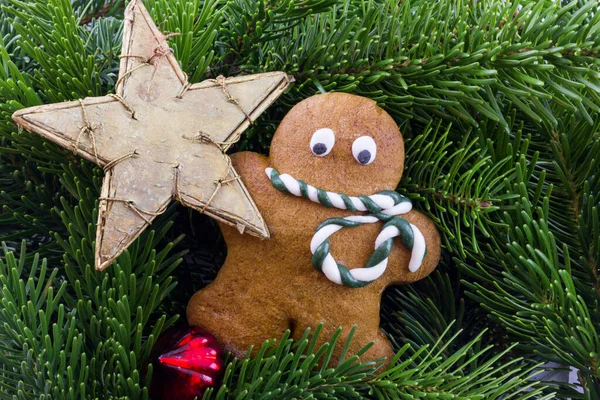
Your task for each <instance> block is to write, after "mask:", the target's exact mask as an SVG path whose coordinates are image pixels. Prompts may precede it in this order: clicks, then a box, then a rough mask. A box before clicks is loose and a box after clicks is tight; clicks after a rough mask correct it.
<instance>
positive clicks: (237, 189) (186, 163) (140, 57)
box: [13, 0, 290, 270]
mask: <svg viewBox="0 0 600 400" xmlns="http://www.w3.org/2000/svg"><path fill="white" fill-rule="evenodd" d="M120 66H121V68H120V71H119V79H118V82H117V85H116V94H114V95H107V96H102V97H95V98H86V99H83V100H78V101H72V102H65V103H59V104H50V105H43V106H37V107H32V108H28V109H24V110H20V111H17V112H16V113H15V114H14V115H13V119H14V120H15V121H16V123H17V124H18V125H19V126H22V127H24V128H26V129H27V130H29V131H32V132H36V133H38V134H40V135H42V136H44V137H45V138H47V139H49V140H51V141H53V142H55V143H57V144H59V145H61V146H62V147H65V148H68V149H71V150H73V151H74V152H75V153H76V154H78V155H80V156H81V157H83V158H85V159H87V160H89V161H91V162H94V163H96V164H97V165H99V166H100V167H102V168H104V170H105V177H104V181H103V185H102V192H101V195H100V207H99V216H98V226H97V235H96V268H97V269H99V270H102V269H104V268H106V267H108V266H109V265H110V264H112V262H113V261H114V260H115V259H116V257H118V256H119V255H120V254H121V253H122V252H123V251H124V250H125V249H126V248H127V247H128V246H129V245H130V244H131V243H132V242H133V241H134V240H135V239H136V238H137V237H138V236H139V235H140V234H141V232H142V231H143V230H144V229H146V228H147V227H148V226H149V225H150V224H151V223H152V221H153V220H154V219H155V218H156V217H157V216H158V215H160V214H161V213H162V212H164V211H165V209H166V208H167V206H168V204H169V203H170V201H171V200H173V199H175V200H178V201H180V202H181V203H182V204H184V205H185V206H187V207H191V208H193V209H196V210H198V211H200V212H203V213H206V214H207V215H210V216H211V217H213V218H216V219H218V220H220V221H223V222H226V223H229V224H231V225H233V226H237V227H238V229H240V231H246V232H248V233H250V234H253V235H256V236H261V237H268V236H269V231H268V229H267V227H266V225H265V222H264V220H263V219H262V216H261V215H260V212H259V211H258V209H257V207H256V205H255V204H254V201H253V200H252V198H251V197H250V194H249V193H248V191H247V190H246V188H245V186H244V184H243V182H242V181H241V180H240V179H239V176H238V175H237V173H236V172H235V170H234V169H233V167H232V166H231V163H230V161H229V157H228V156H227V155H226V154H225V151H226V150H227V149H229V147H230V146H231V145H232V144H234V143H235V142H236V141H237V140H239V137H240V135H241V134H242V132H243V131H244V130H245V129H246V128H247V127H248V126H249V125H250V124H251V123H252V122H253V121H254V120H255V119H256V118H257V117H258V116H259V115H260V114H261V113H262V112H263V111H264V110H265V109H266V108H267V107H268V106H269V105H270V104H271V103H273V102H274V101H275V100H276V99H277V98H278V97H279V96H280V95H281V94H282V93H283V91H284V90H285V89H286V88H287V86H288V85H289V82H290V79H289V78H288V76H287V75H286V74H285V73H282V72H271V73H264V74H256V75H250V76H243V77H234V78H227V79H225V78H222V77H219V78H217V79H209V80H205V81H203V82H200V83H197V84H193V85H191V84H189V83H188V80H187V76H186V75H185V73H184V72H183V71H182V70H181V68H180V67H179V64H178V63H177V60H176V59H175V56H174V55H173V53H172V52H171V51H170V49H169V47H168V44H167V38H166V37H165V35H163V34H162V33H161V32H160V31H159V30H158V28H157V27H156V25H155V24H154V22H153V21H152V19H151V18H150V15H149V14H148V12H147V10H146V9H145V7H144V6H143V4H142V2H141V1H139V0H133V1H132V2H130V4H129V6H128V7H127V9H126V11H125V28H124V34H123V49H122V55H121V65H120Z"/></svg>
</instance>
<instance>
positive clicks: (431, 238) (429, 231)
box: [382, 210, 441, 287]
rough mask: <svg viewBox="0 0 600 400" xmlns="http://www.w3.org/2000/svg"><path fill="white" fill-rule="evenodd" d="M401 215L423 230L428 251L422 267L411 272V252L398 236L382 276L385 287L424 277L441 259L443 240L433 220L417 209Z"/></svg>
mask: <svg viewBox="0 0 600 400" xmlns="http://www.w3.org/2000/svg"><path fill="white" fill-rule="evenodd" d="M399 217H401V218H403V219H405V220H407V221H408V222H410V223H411V224H413V225H415V226H416V227H417V228H418V229H419V230H420V231H421V233H422V234H423V237H424V238H425V244H426V246H427V253H426V254H425V258H424V259H423V262H422V264H421V267H420V268H419V269H418V270H417V271H415V272H410V271H409V269H408V263H409V260H410V257H411V252H410V251H409V250H408V249H407V248H406V247H405V246H404V245H403V244H402V243H401V242H400V240H399V239H398V238H396V239H395V241H394V248H393V249H392V252H391V254H390V257H389V263H388V267H387V270H386V273H385V274H384V275H383V276H382V278H383V281H384V282H383V283H384V287H385V286H388V285H396V284H404V283H411V282H415V281H418V280H420V279H423V278H424V277H426V276H427V275H429V274H430V273H431V272H432V271H433V270H434V269H435V267H436V266H437V264H438V261H439V259H440V254H441V240H440V235H439V233H438V231H437V229H436V227H435V225H434V223H433V221H431V219H429V218H428V217H426V216H425V215H424V214H422V213H420V212H419V211H415V210H412V211H410V212H409V213H407V214H403V215H400V216H399Z"/></svg>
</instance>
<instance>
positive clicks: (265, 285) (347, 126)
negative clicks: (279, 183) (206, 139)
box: [187, 93, 440, 359]
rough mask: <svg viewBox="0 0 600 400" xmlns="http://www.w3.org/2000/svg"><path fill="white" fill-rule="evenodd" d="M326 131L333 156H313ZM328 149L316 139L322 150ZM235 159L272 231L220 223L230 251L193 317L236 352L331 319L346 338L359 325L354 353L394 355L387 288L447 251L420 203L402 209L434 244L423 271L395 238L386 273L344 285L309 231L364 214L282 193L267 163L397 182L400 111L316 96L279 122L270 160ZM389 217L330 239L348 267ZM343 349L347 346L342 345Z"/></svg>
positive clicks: (376, 183) (340, 186) (341, 182)
mask: <svg viewBox="0 0 600 400" xmlns="http://www.w3.org/2000/svg"><path fill="white" fill-rule="evenodd" d="M319 129H330V130H331V131H332V132H333V134H334V135H335V143H334V144H333V145H332V146H330V147H331V148H329V149H327V151H326V153H327V154H326V155H325V156H317V155H315V154H314V145H315V141H314V140H313V137H314V133H315V131H317V130H319ZM362 136H369V137H371V138H372V139H373V141H374V143H375V144H376V150H375V151H373V148H372V147H369V146H366V147H365V149H366V150H369V151H371V153H372V154H370V156H371V158H372V159H371V160H369V161H370V162H369V163H368V164H367V165H363V164H361V163H360V162H359V161H358V160H362V161H364V160H365V157H364V155H365V153H363V156H361V157H362V158H361V157H358V156H357V154H360V151H358V150H361V151H364V150H365V149H363V148H362V147H361V148H359V149H358V150H357V149H356V145H355V146H354V147H355V148H354V150H355V151H354V152H353V144H354V143H355V141H356V139H358V138H359V137H362ZM325 142H327V140H325ZM317 144H318V143H317ZM325 144H329V143H325ZM311 145H312V147H311ZM323 147H324V146H317V150H323ZM325 147H326V146H325ZM363 147H364V146H363ZM317 152H318V151H317ZM232 162H233V165H234V167H235V168H236V170H237V171H238V173H239V174H240V176H241V178H242V180H243V181H244V183H245V184H246V187H247V188H248V191H249V192H250V194H251V195H252V197H253V199H254V201H255V202H256V204H257V206H258V208H259V209H260V210H261V213H262V214H263V217H264V219H265V222H266V224H267V226H268V227H269V230H270V233H271V238H270V239H269V240H260V239H258V238H256V237H252V236H249V235H242V234H240V233H239V232H238V231H237V230H235V229H232V228H231V227H229V226H226V225H221V229H222V231H223V235H224V238H225V241H226V243H227V248H228V255H227V259H226V261H225V264H224V265H223V267H222V268H221V270H220V271H219V274H218V276H217V278H216V279H215V281H214V282H213V283H211V284H210V285H208V286H207V287H206V288H204V289H202V290H200V291H199V292H198V293H196V294H195V295H194V296H193V297H192V299H191V300H190V302H189V304H188V310H187V316H188V321H189V323H190V324H192V325H199V326H201V327H203V328H204V329H207V330H208V331H210V332H211V333H213V334H214V335H215V336H216V337H217V339H219V341H220V342H221V343H222V344H223V345H224V346H225V347H226V348H227V349H228V350H230V351H232V352H233V353H234V354H236V355H238V356H243V355H244V354H245V352H246V351H247V349H248V348H249V347H250V346H252V345H254V346H260V345H261V344H262V343H263V342H264V341H265V340H268V339H273V338H277V337H280V336H281V335H282V334H283V332H284V331H285V330H286V329H291V331H292V334H293V336H294V337H296V338H298V337H300V336H301V335H302V333H303V332H304V330H305V329H306V328H309V327H311V328H314V327H315V326H317V325H318V324H319V323H321V322H324V323H325V325H324V332H323V334H322V335H321V338H322V339H323V340H326V338H328V337H330V336H331V334H332V333H333V332H334V331H335V329H336V328H337V327H339V326H342V327H344V330H343V333H342V337H345V335H346V334H347V333H348V332H349V331H350V328H351V327H352V326H353V325H355V324H357V325H358V329H357V331H356V333H355V336H354V339H353V342H352V347H351V348H350V354H352V353H355V352H356V351H358V350H359V349H360V348H361V347H362V346H364V345H365V344H367V343H368V342H371V341H374V342H375V345H374V347H373V348H372V349H371V350H369V352H367V353H366V355H365V356H363V357H365V358H368V359H375V358H379V357H382V356H386V357H390V356H391V355H392V350H391V346H390V344H389V341H388V340H387V338H386V337H385V335H384V334H383V333H382V332H381V330H380V329H379V308H380V300H381V294H382V292H383V290H384V289H385V287H387V286H388V285H391V284H396V283H409V282H413V281H415V280H418V279H421V278H423V277H425V276H426V275H428V274H429V273H430V272H431V271H433V269H434V268H435V266H436V265H437V262H438V260H439V256H440V238H439V235H438V233H437V230H436V229H435V226H434V225H433V223H432V222H431V221H430V220H429V219H427V218H426V217H425V216H424V215H423V214H421V213H419V212H416V211H410V212H409V213H407V214H403V215H402V216H401V217H402V218H404V219H406V220H407V221H409V222H410V223H412V224H414V225H415V226H416V227H418V229H419V230H420V231H421V232H422V234H423V236H424V238H425V242H426V244H427V254H426V256H425V258H424V259H423V263H422V265H421V267H420V268H419V269H418V270H417V271H416V272H414V273H413V272H410V271H409V270H408V262H409V260H410V257H411V252H410V251H409V250H408V249H407V248H406V247H405V246H404V245H402V243H401V242H400V241H399V240H397V239H396V240H395V241H394V245H393V247H392V251H391V253H390V255H389V262H388V266H387V269H386V270H385V272H384V273H383V275H382V276H381V277H380V278H379V279H377V280H375V281H374V282H372V283H371V284H368V285H367V286H364V287H362V288H349V287H346V286H343V285H338V284H336V283H334V282H332V281H330V280H329V279H327V277H326V276H325V275H324V274H323V273H321V272H319V271H317V270H315V269H314V268H313V267H312V265H311V259H312V254H311V252H310V242H311V239H312V237H313V235H314V233H315V231H316V229H317V226H319V224H320V223H322V222H323V221H324V220H326V219H328V218H333V217H346V216H348V215H360V214H364V213H357V212H354V213H352V212H350V211H348V210H341V209H336V208H327V207H325V206H323V205H321V204H318V203H315V202H312V201H310V200H309V199H305V198H300V197H296V196H293V195H291V194H286V193H282V192H279V191H278V190H276V189H275V188H274V187H273V185H272V184H271V182H270V180H269V178H268V177H267V175H266V173H265V169H266V168H267V167H274V168H276V169H277V170H278V171H279V172H280V173H282V174H290V175H292V176H293V177H294V178H296V179H302V180H303V181H305V182H306V183H308V184H310V185H313V186H315V187H321V188H323V189H325V190H327V191H332V192H339V193H345V194H347V195H350V196H357V195H370V194H374V193H376V192H378V191H381V190H394V189H395V187H396V186H397V184H398V182H399V181H400V178H401V175H402V169H403V163H404V145H403V141H402V137H401V135H400V132H399V131H398V128H397V126H396V124H395V122H394V121H393V120H392V118H391V117H390V116H389V115H388V114H387V113H385V111H383V110H382V109H380V108H379V107H377V105H376V104H375V103H374V102H373V101H371V100H369V99H366V98H362V97H359V96H354V95H349V94H340V93H330V94H325V95H317V96H313V97H311V98H309V99H306V100H304V101H303V102H301V103H299V104H298V105H296V106H295V107H294V108H293V109H292V110H291V111H290V112H289V113H288V115H286V117H285V118H284V120H283V121H282V122H281V124H280V126H279V128H278V129H277V132H276V133H275V136H274V138H273V142H272V145H271V154H270V159H269V158H266V157H263V156H260V155H258V154H255V153H249V152H243V153H237V154H234V155H233V156H232ZM382 225H383V224H382V223H381V222H379V223H373V224H365V225H363V226H359V227H355V228H345V229H342V230H340V231H339V232H337V233H335V234H334V235H333V236H331V237H330V241H331V254H332V255H333V257H334V258H335V259H336V261H337V262H339V263H342V264H344V265H346V266H347V267H348V268H349V269H353V268H359V267H363V266H364V265H365V263H366V262H367V260H368V259H369V257H370V256H371V254H372V253H373V249H374V243H375V238H376V237H377V235H378V234H379V232H380V231H381V228H382ZM341 342H343V340H342V341H341ZM336 350H337V353H338V354H339V352H340V351H341V345H340V346H339V348H337V349H336Z"/></svg>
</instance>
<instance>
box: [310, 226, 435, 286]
mask: <svg viewBox="0 0 600 400" xmlns="http://www.w3.org/2000/svg"><path fill="white" fill-rule="evenodd" d="M381 220H383V221H387V222H386V223H385V224H384V225H383V228H382V230H381V232H380V233H379V235H378V236H377V238H376V239H375V251H374V252H373V254H372V255H371V258H369V261H367V264H366V265H365V266H364V267H363V268H354V269H351V270H349V269H348V268H346V266H344V265H343V264H340V263H338V262H336V261H335V259H334V258H333V256H332V255H331V252H330V247H331V245H330V243H329V236H331V235H333V234H334V233H335V232H337V231H339V230H340V229H342V228H353V227H356V226H361V225H364V224H372V223H375V222H378V221H381ZM396 236H399V237H400V240H402V243H404V245H405V246H406V248H407V249H409V250H411V251H412V255H411V258H410V262H409V264H408V269H409V270H410V271H411V272H415V271H417V270H418V269H419V267H420V266H421V263H422V262H423V258H424V257H425V252H426V246H425V238H424V237H423V234H422V233H421V231H420V230H419V228H417V227H416V226H414V225H413V224H411V223H409V222H408V221H406V220H405V219H404V218H400V217H393V216H390V215H387V214H377V215H365V216H359V215H357V216H355V215H352V216H349V217H345V218H329V219H327V220H325V221H324V222H323V223H322V224H321V225H319V227H318V228H317V232H316V233H315V235H314V236H313V238H312V240H311V242H310V251H311V252H312V254H313V257H312V264H313V267H315V269H317V270H318V271H321V272H323V274H325V276H326V277H327V278H328V279H329V280H330V281H332V282H335V283H337V284H342V285H345V286H349V287H353V288H358V287H363V286H365V285H368V284H369V283H371V282H373V281H374V280H376V279H377V278H379V277H380V276H381V275H383V273H384V272H385V269H386V268H387V264H388V257H389V255H390V252H391V251H392V244H393V239H394V238H395V237H396Z"/></svg>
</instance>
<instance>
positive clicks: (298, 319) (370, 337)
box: [290, 293, 394, 364]
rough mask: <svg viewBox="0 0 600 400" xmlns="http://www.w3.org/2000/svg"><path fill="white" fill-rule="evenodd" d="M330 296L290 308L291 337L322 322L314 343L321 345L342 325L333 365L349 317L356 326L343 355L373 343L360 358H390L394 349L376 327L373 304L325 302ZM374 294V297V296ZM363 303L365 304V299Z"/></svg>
mask: <svg viewBox="0 0 600 400" xmlns="http://www.w3.org/2000/svg"><path fill="white" fill-rule="evenodd" d="M365 295H366V297H370V296H371V295H370V294H367V293H365ZM332 297H335V294H333V296H331V297H328V298H323V299H321V301H319V300H317V301H315V303H313V304H304V305H301V304H299V306H298V307H297V308H295V309H294V310H292V312H291V314H290V315H291V317H292V320H293V328H294V329H293V330H292V337H293V338H295V339H299V338H300V337H301V336H302V334H303V333H304V332H305V330H306V328H311V329H314V328H315V327H317V326H318V325H319V323H321V322H322V323H323V327H322V330H321V334H320V336H319V341H318V344H319V345H321V344H323V343H324V342H327V341H329V340H330V339H331V338H332V336H333V335H334V333H335V331H336V329H337V328H338V327H340V326H341V327H343V330H342V332H341V335H340V337H339V339H338V341H337V346H336V350H335V352H334V355H335V358H334V360H332V363H333V364H337V362H338V360H339V357H340V356H341V353H342V350H343V347H344V344H345V342H346V340H347V338H348V335H349V334H350V332H351V330H352V325H350V326H349V325H348V324H347V320H348V319H350V320H353V321H356V325H357V326H356V329H355V330H354V334H353V337H352V341H351V343H350V348H349V349H348V353H347V354H346V358H348V357H350V356H352V355H354V354H356V353H357V352H358V351H359V350H361V349H362V348H363V347H364V346H365V345H367V344H368V343H370V342H373V345H372V346H371V348H370V349H369V350H368V351H367V353H365V357H364V358H363V359H364V360H374V359H378V358H384V357H386V358H387V360H390V359H391V357H392V356H393V354H394V352H393V349H392V346H391V344H390V341H389V340H388V338H387V336H386V335H385V333H383V331H382V330H381V329H379V309H378V308H374V307H370V308H362V307H360V306H356V303H355V302H350V301H347V300H346V299H344V301H340V302H338V301H329V300H331V299H332ZM374 297H377V295H375V296H374ZM366 302H367V303H368V300H367V301H366ZM319 310H320V311H319ZM337 315H343V318H341V319H338V318H336V317H335V316H337Z"/></svg>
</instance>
